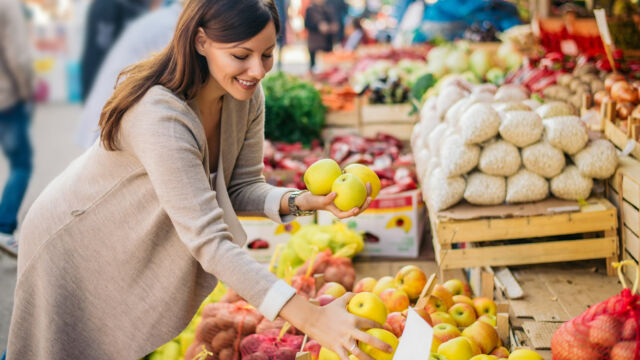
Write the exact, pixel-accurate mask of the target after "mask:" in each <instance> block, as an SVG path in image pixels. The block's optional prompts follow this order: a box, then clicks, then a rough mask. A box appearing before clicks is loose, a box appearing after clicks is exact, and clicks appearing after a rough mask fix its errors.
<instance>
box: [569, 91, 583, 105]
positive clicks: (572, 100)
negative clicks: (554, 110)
mask: <svg viewBox="0 0 640 360" xmlns="http://www.w3.org/2000/svg"><path fill="white" fill-rule="evenodd" d="M582 94H583V93H576V94H573V95H571V96H569V99H568V100H567V102H568V103H569V104H571V105H573V107H575V108H576V109H580V108H581V107H582Z"/></svg>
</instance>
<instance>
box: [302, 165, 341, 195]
mask: <svg viewBox="0 0 640 360" xmlns="http://www.w3.org/2000/svg"><path fill="white" fill-rule="evenodd" d="M340 175H342V170H340V165H338V163H337V162H335V160H332V159H321V160H318V161H316V162H314V163H313V164H311V166H309V168H308V169H307V171H305V172H304V177H303V180H304V183H305V185H307V189H308V190H309V191H310V192H311V193H312V194H313V195H327V194H328V193H330V192H331V187H332V185H333V182H334V181H335V180H336V179H337V178H338V177H339V176H340Z"/></svg>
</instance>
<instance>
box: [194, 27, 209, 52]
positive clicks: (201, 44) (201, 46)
mask: <svg viewBox="0 0 640 360" xmlns="http://www.w3.org/2000/svg"><path fill="white" fill-rule="evenodd" d="M206 45H207V34H206V33H205V32H204V29H202V28H201V27H199V28H198V33H197V34H196V51H197V52H198V54H200V55H202V56H205V49H206Z"/></svg>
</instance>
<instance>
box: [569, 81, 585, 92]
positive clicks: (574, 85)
mask: <svg viewBox="0 0 640 360" xmlns="http://www.w3.org/2000/svg"><path fill="white" fill-rule="evenodd" d="M585 86H588V85H587V83H585V82H582V80H580V79H573V80H572V81H571V82H570V83H569V90H571V91H574V92H575V91H576V90H577V89H578V88H579V87H585Z"/></svg>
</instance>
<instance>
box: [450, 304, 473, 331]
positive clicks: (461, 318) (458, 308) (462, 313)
mask: <svg viewBox="0 0 640 360" xmlns="http://www.w3.org/2000/svg"><path fill="white" fill-rule="evenodd" d="M449 315H451V317H452V318H453V320H455V321H456V324H458V326H459V327H467V326H469V325H471V324H473V322H474V321H476V311H475V310H474V309H473V308H472V307H471V306H470V305H469V304H464V303H458V304H455V305H453V306H452V307H451V308H450V309H449Z"/></svg>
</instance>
